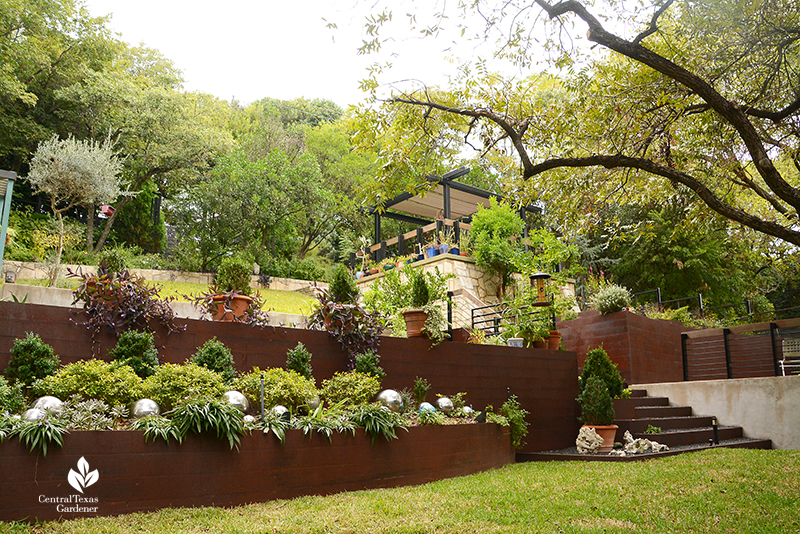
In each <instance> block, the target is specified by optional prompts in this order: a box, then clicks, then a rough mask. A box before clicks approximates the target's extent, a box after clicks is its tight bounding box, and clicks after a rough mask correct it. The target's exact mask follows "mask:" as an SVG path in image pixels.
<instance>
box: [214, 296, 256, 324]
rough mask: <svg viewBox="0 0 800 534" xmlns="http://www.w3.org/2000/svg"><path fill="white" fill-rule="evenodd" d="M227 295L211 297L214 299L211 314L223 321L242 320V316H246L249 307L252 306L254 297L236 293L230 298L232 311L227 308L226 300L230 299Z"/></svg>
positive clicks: (215, 318)
mask: <svg viewBox="0 0 800 534" xmlns="http://www.w3.org/2000/svg"><path fill="white" fill-rule="evenodd" d="M228 298H229V297H227V296H226V295H214V296H213V297H211V299H212V300H213V301H214V303H213V304H212V306H213V308H212V310H213V313H212V314H211V318H212V319H213V320H214V321H222V322H228V323H230V322H233V321H238V320H241V319H242V317H244V316H245V314H246V313H247V309H248V308H249V307H250V304H251V303H252V302H253V298H252V297H248V296H245V295H234V296H233V297H231V298H230V299H231V300H230V303H229V304H228V305H229V306H230V311H226V310H225V300H226V299H228Z"/></svg>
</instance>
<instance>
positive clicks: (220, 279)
mask: <svg viewBox="0 0 800 534" xmlns="http://www.w3.org/2000/svg"><path fill="white" fill-rule="evenodd" d="M250 272H251V269H250V265H249V264H248V263H247V262H246V261H245V260H244V259H242V258H237V257H229V258H225V259H223V260H222V262H221V263H220V266H219V269H218V270H217V274H216V275H215V276H214V284H213V285H212V286H211V287H209V290H208V291H206V292H204V293H200V294H198V295H196V296H190V297H188V298H189V300H191V301H192V302H193V303H194V305H195V307H197V308H198V309H200V311H201V312H202V313H203V315H210V316H211V319H212V320H214V321H225V322H248V323H249V322H254V321H259V322H263V321H265V320H266V316H265V315H264V314H263V312H261V306H262V304H263V302H262V301H261V299H260V298H259V295H258V294H256V295H255V296H252V293H253V290H252V288H251V287H250Z"/></svg>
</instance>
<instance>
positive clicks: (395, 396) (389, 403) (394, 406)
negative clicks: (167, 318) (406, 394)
mask: <svg viewBox="0 0 800 534" xmlns="http://www.w3.org/2000/svg"><path fill="white" fill-rule="evenodd" d="M377 400H378V402H380V403H381V404H382V405H383V406H386V407H387V408H389V409H390V410H391V411H393V412H399V411H400V410H402V409H403V397H401V396H400V394H399V393H398V392H396V391H395V390H393V389H384V390H383V391H381V392H380V393H378V399H377Z"/></svg>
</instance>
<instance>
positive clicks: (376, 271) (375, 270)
mask: <svg viewBox="0 0 800 534" xmlns="http://www.w3.org/2000/svg"><path fill="white" fill-rule="evenodd" d="M367 272H368V273H369V274H371V275H372V274H378V272H380V271H378V269H370V270H369V271H367Z"/></svg>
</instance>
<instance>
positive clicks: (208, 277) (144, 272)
mask: <svg viewBox="0 0 800 534" xmlns="http://www.w3.org/2000/svg"><path fill="white" fill-rule="evenodd" d="M78 268H80V269H81V271H82V272H84V273H96V272H97V267H95V266H94V265H71V264H62V265H61V276H66V275H67V269H70V270H71V271H73V272H75V271H77V270H78ZM6 271H15V272H16V273H17V278H24V279H43V278H47V277H48V274H47V269H46V268H45V265H44V264H43V263H35V262H26V261H3V272H4V273H5V272H6ZM130 272H131V274H135V275H138V276H141V277H142V278H144V279H145V280H152V281H154V282H182V283H190V284H201V285H211V284H212V283H213V281H214V273H194V272H188V271H166V270H159V269H130ZM314 283H316V284H317V285H318V286H320V287H325V288H327V287H328V284H327V283H326V282H313V281H311V280H294V279H291V278H277V277H272V278H270V282H269V286H268V287H266V288H264V287H263V286H262V285H261V283H260V279H259V277H258V276H256V275H253V276H252V279H251V282H250V286H251V287H254V288H256V289H277V290H280V291H302V290H307V289H308V288H310V287H311V285H312V284H314Z"/></svg>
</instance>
